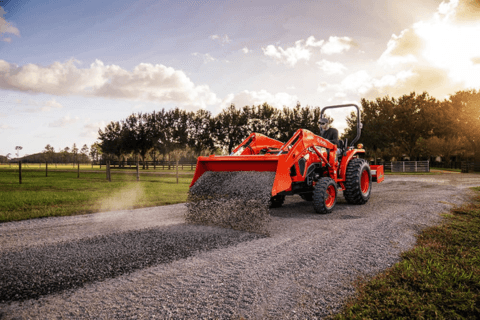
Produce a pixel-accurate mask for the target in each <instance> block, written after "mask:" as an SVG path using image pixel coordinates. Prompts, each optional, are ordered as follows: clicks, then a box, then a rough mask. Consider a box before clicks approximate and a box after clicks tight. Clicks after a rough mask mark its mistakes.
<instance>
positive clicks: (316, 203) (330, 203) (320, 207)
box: [313, 177, 337, 214]
mask: <svg viewBox="0 0 480 320" xmlns="http://www.w3.org/2000/svg"><path fill="white" fill-rule="evenodd" d="M336 203H337V184H336V183H335V181H334V180H333V179H332V178H328V177H324V178H321V179H320V180H319V181H318V182H317V184H316V185H315V190H313V208H314V209H315V212H316V213H321V214H325V213H331V212H332V210H333V208H334V207H335V204H336Z"/></svg>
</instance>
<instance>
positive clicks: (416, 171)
mask: <svg viewBox="0 0 480 320" xmlns="http://www.w3.org/2000/svg"><path fill="white" fill-rule="evenodd" d="M415 172H417V161H415Z"/></svg>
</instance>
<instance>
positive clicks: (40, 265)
mask: <svg viewBox="0 0 480 320" xmlns="http://www.w3.org/2000/svg"><path fill="white" fill-rule="evenodd" d="M260 237H261V236H260V235H255V234H248V233H242V232H238V231H234V230H224V229H219V228H212V227H201V226H188V225H175V226H169V227H163V228H151V229H143V230H135V231H130V232H122V233H115V234H110V235H106V236H96V237H92V238H87V239H81V240H76V241H68V242H58V243H55V244H51V245H43V246H37V247H31V248H27V249H24V250H18V251H7V252H5V253H3V254H2V253H0V270H1V272H0V288H1V290H0V302H5V301H12V300H25V299H31V298H38V297H39V296H42V295H47V294H51V293H55V292H59V291H64V290H66V289H73V288H78V287H82V286H83V285H84V284H86V283H90V282H94V281H100V280H104V279H107V278H114V277H117V276H119V275H122V274H125V273H130V272H132V271H134V270H137V269H142V268H146V267H150V266H153V265H156V264H159V263H168V262H171V261H174V260H178V259H184V258H187V257H190V256H192V255H193V254H198V253H199V252H203V251H208V250H212V249H218V248H222V247H227V246H232V245H236V244H238V243H240V242H243V241H249V240H253V239H258V238H260Z"/></svg>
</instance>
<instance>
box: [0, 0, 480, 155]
mask: <svg viewBox="0 0 480 320" xmlns="http://www.w3.org/2000/svg"><path fill="white" fill-rule="evenodd" d="M471 88H476V89H477V88H480V0H448V1H439V0H402V1H398V0H386V1H376V0H356V1H352V0H336V1H320V0H318V1H315V0H296V1H287V0H256V1H248V0H245V1H242V0H236V1H235V0H223V1H215V0H211V1H210V0H176V1H162V0H160V1H146V0H145V1H144V0H139V1H135V0H128V1H126V0H115V1H112V0H93V1H90V0H86V1H65V0H62V1H42V0H31V1H30V0H10V1H9V0H0V137H1V138H0V155H7V154H9V153H10V156H11V157H15V156H16V153H17V151H16V150H15V148H16V146H21V147H22V148H23V149H22V150H21V151H20V156H24V155H27V154H34V153H38V152H42V151H43V150H44V148H45V146H46V145H47V144H50V145H51V146H53V147H54V148H55V151H60V150H61V149H63V148H65V147H67V146H68V147H69V148H71V147H72V145H73V144H74V143H76V145H77V146H80V147H81V146H83V145H84V144H87V145H88V146H90V145H91V144H92V143H94V142H95V141H97V140H98V130H99V129H103V128H104V127H105V126H106V124H108V123H109V122H110V121H119V120H122V119H125V118H126V117H127V116H129V115H130V114H132V113H139V112H142V113H145V112H152V111H154V110H160V109H162V108H164V109H166V110H168V109H172V108H175V107H179V108H182V109H185V110H189V111H196V110H198V109H200V108H203V109H206V110H209V111H211V112H212V113H213V115H216V114H218V113H219V112H220V111H221V110H222V108H224V107H226V106H229V105H230V104H232V103H233V104H235V106H237V107H243V106H245V105H249V106H251V105H258V104H263V103H264V102H267V103H268V104H270V105H273V106H275V107H277V108H282V107H283V106H287V107H294V106H295V105H296V104H297V101H298V102H300V104H301V105H302V106H306V105H308V106H319V107H324V106H328V105H337V104H344V103H356V104H359V103H360V99H361V98H366V99H375V98H377V97H383V96H386V95H389V96H390V97H400V96H402V95H404V94H409V93H410V92H413V91H415V92H417V93H422V92H423V91H427V92H428V93H429V94H430V95H431V96H433V97H435V98H437V99H440V100H443V99H444V98H446V97H448V95H449V94H453V93H455V92H456V91H459V90H465V89H471ZM349 112H350V110H345V109H343V110H342V109H335V111H330V115H331V116H333V117H334V119H335V122H334V123H333V126H335V127H337V128H338V129H339V130H340V131H342V130H343V129H344V128H345V122H344V120H343V119H344V116H345V115H346V114H348V113H349Z"/></svg>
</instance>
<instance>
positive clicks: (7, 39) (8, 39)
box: [0, 38, 12, 43]
mask: <svg viewBox="0 0 480 320" xmlns="http://www.w3.org/2000/svg"><path fill="white" fill-rule="evenodd" d="M0 41H3V42H8V43H10V42H12V38H3V39H0Z"/></svg>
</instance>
